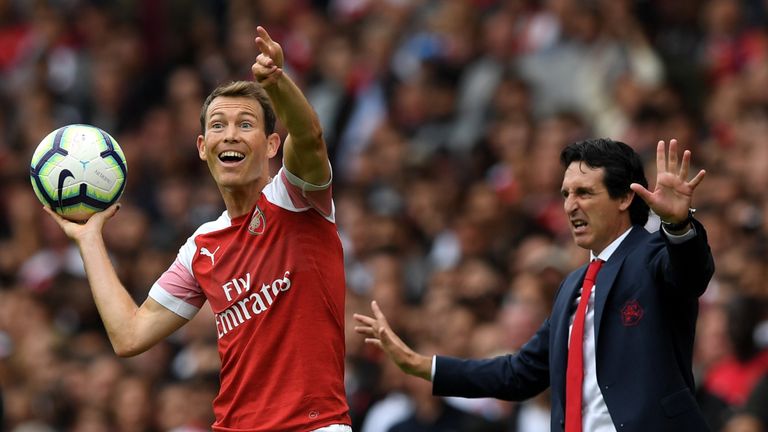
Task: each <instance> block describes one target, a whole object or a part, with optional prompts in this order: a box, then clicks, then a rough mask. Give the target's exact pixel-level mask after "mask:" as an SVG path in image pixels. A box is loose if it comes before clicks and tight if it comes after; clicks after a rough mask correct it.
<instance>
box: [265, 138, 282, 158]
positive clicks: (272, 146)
mask: <svg viewBox="0 0 768 432" xmlns="http://www.w3.org/2000/svg"><path fill="white" fill-rule="evenodd" d="M279 149H280V135H279V134H278V133H277V132H273V133H271V134H269V136H268V137H267V157H269V158H270V159H272V158H273V157H275V155H276V154H277V151H278V150H279Z"/></svg>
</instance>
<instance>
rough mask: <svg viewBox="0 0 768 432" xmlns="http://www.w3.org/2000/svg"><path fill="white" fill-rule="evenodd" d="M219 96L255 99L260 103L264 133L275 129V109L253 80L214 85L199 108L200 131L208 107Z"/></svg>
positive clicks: (203, 127) (270, 132) (203, 129)
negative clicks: (214, 87)
mask: <svg viewBox="0 0 768 432" xmlns="http://www.w3.org/2000/svg"><path fill="white" fill-rule="evenodd" d="M219 96H227V97H245V98H251V99H254V100H256V101H257V102H258V103H259V105H261V109H262V111H264V133H265V134H267V135H270V134H272V132H274V131H275V122H276V116H275V110H274V109H273V108H272V103H271V102H270V100H269V96H267V92H265V91H264V89H263V88H262V87H261V86H260V85H259V84H258V83H255V82H253V81H233V82H230V83H227V84H222V85H220V86H218V87H216V89H214V90H213V91H212V92H211V94H209V95H208V97H207V98H206V99H205V102H203V107H202V109H201V110H200V128H201V130H202V133H205V117H206V115H208V107H209V106H210V105H211V102H213V100H214V99H216V98H217V97H219Z"/></svg>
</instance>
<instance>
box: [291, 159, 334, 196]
mask: <svg viewBox="0 0 768 432" xmlns="http://www.w3.org/2000/svg"><path fill="white" fill-rule="evenodd" d="M328 167H329V169H330V172H331V177H330V178H329V179H328V181H327V182H326V183H325V184H324V185H316V184H312V183H309V182H306V181H304V180H302V179H301V178H300V177H299V176H297V175H296V174H294V173H292V172H290V171H288V168H286V167H285V165H283V172H284V173H285V177H286V178H287V179H288V181H289V182H290V183H291V184H292V185H294V186H296V187H298V188H300V189H301V190H302V192H312V191H319V190H325V189H328V188H329V187H331V183H333V168H331V161H328Z"/></svg>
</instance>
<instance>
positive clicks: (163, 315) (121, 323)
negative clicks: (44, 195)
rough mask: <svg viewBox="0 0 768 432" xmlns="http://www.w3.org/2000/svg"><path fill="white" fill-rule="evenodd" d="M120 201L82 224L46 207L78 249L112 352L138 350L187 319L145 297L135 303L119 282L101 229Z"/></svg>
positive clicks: (126, 354)
mask: <svg viewBox="0 0 768 432" xmlns="http://www.w3.org/2000/svg"><path fill="white" fill-rule="evenodd" d="M118 208H119V204H115V205H113V206H112V207H110V208H108V209H106V210H104V211H103V212H99V213H95V214H94V215H93V216H91V218H90V219H88V222H86V223H85V224H82V225H81V224H77V223H74V222H70V221H68V220H66V219H64V218H62V217H61V216H59V215H58V214H56V213H55V212H53V211H52V210H51V209H50V208H48V207H45V211H46V212H47V213H48V214H49V215H50V216H51V217H52V218H53V219H54V220H55V221H56V222H57V223H58V224H59V226H60V227H61V228H62V229H63V230H64V232H65V233H66V234H67V236H68V237H69V238H71V239H72V240H73V241H74V242H75V244H76V245H77V247H78V248H79V249H80V255H81V256H82V257H83V263H84V265H85V272H86V275H87V276H88V283H89V284H90V286H91V293H92V294H93V300H94V302H95V303H96V308H97V309H98V311H99V315H100V316H101V320H102V321H103V322H104V327H105V328H106V330H107V335H108V336H109V340H110V342H111V343H112V348H113V349H114V350H115V353H117V355H119V356H121V357H128V356H133V355H136V354H140V353H142V352H144V351H146V350H148V349H149V348H151V347H152V346H153V345H155V344H156V343H157V342H159V341H160V340H161V339H163V338H165V337H166V336H168V335H169V334H171V333H173V332H174V331H175V330H177V329H178V328H179V327H181V326H182V325H184V324H185V323H186V322H187V320H186V319H184V318H182V317H180V316H178V315H176V314H175V313H173V312H171V311H170V310H168V309H166V308H165V307H164V306H162V305H160V304H159V303H157V302H156V301H155V300H152V299H151V298H148V299H147V300H146V301H145V302H144V303H143V304H142V305H141V307H137V306H136V303H135V302H134V301H133V299H132V298H131V296H130V294H128V291H126V289H125V288H124V287H123V285H122V284H121V283H120V280H119V279H118V277H117V274H116V273H115V269H114V267H113V266H112V262H111V261H110V259H109V255H108V254H107V248H106V246H105V244H104V238H103V236H102V229H103V227H104V223H106V221H107V220H108V219H110V218H111V217H112V216H114V215H115V213H117V210H118Z"/></svg>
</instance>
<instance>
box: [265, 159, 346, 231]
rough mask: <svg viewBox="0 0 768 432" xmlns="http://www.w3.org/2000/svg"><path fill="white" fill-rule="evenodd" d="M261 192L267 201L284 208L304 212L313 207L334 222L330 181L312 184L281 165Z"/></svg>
mask: <svg viewBox="0 0 768 432" xmlns="http://www.w3.org/2000/svg"><path fill="white" fill-rule="evenodd" d="M297 183H300V184H297ZM263 192H264V195H265V196H266V198H267V200H268V201H269V202H271V203H272V204H275V205H277V206H278V207H281V208H283V209H285V210H288V211H291V212H304V211H307V210H309V209H314V210H315V211H317V213H319V214H320V215H321V216H322V217H323V218H325V219H326V220H327V221H329V222H331V223H336V215H335V213H336V209H335V206H334V204H333V198H332V190H331V181H328V183H327V184H325V185H313V184H311V183H307V182H305V181H304V180H302V179H300V178H299V177H297V176H296V175H295V174H292V173H291V172H289V171H288V170H287V169H286V168H285V167H282V168H280V171H279V172H278V173H277V175H276V176H275V178H273V179H272V181H271V182H270V183H269V184H268V185H267V186H266V187H265V188H264V190H263Z"/></svg>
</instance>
